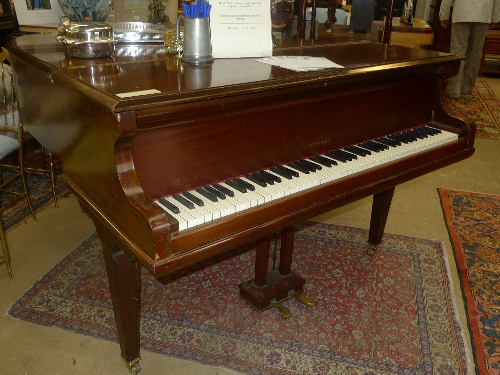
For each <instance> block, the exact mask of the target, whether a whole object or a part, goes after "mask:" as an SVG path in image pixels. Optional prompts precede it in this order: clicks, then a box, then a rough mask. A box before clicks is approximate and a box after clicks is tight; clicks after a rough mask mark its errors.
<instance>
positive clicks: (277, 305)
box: [270, 298, 292, 319]
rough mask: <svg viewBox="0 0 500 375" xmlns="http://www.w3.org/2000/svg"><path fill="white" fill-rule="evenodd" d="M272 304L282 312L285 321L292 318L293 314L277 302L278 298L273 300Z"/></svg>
mask: <svg viewBox="0 0 500 375" xmlns="http://www.w3.org/2000/svg"><path fill="white" fill-rule="evenodd" d="M270 304H271V306H272V307H274V308H275V309H276V310H278V311H279V312H280V314H281V317H282V318H283V319H288V318H289V317H291V316H292V312H291V311H290V310H289V309H288V308H287V307H286V306H285V305H283V304H282V303H279V302H278V301H276V298H274V299H272V300H271V301H270Z"/></svg>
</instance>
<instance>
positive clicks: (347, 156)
mask: <svg viewBox="0 0 500 375" xmlns="http://www.w3.org/2000/svg"><path fill="white" fill-rule="evenodd" d="M333 153H334V154H335V155H339V156H342V157H344V158H345V159H346V160H347V161H352V160H354V159H357V158H358V157H357V156H356V155H354V154H352V153H350V152H347V151H344V150H335V151H333Z"/></svg>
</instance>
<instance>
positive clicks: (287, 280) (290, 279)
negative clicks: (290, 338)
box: [238, 228, 316, 319]
mask: <svg viewBox="0 0 500 375" xmlns="http://www.w3.org/2000/svg"><path fill="white" fill-rule="evenodd" d="M293 235H294V231H293V228H287V229H285V230H283V231H282V232H281V233H280V243H281V247H280V262H279V268H278V269H277V270H276V269H273V270H271V271H269V270H268V268H267V267H268V261H269V245H270V237H266V238H262V239H261V240H259V241H257V244H256V262H255V277H254V278H253V279H252V280H248V281H246V282H243V283H241V284H239V285H238V287H239V289H240V297H241V298H242V299H243V300H245V301H246V302H247V303H248V304H249V305H250V306H252V307H253V308H254V309H256V310H257V311H264V310H266V309H269V308H271V307H274V308H276V309H277V310H278V311H279V312H280V313H281V317H282V318H283V319H288V318H289V317H290V316H291V315H292V313H291V311H290V310H289V309H288V308H286V307H285V306H284V305H283V304H282V303H281V302H283V301H285V300H287V299H289V298H292V297H293V298H295V299H296V300H297V301H299V302H300V303H303V304H304V305H306V306H314V305H315V304H316V301H315V300H314V298H307V297H305V296H303V295H302V294H300V293H301V292H302V289H303V287H304V284H305V282H306V281H305V280H304V279H303V278H302V277H300V276H299V275H297V274H296V273H294V272H292V271H291V266H292V249H293ZM274 248H276V245H274ZM273 257H274V256H273ZM273 265H274V259H273ZM273 268H274V267H273Z"/></svg>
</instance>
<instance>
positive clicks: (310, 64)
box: [257, 56, 343, 72]
mask: <svg viewBox="0 0 500 375" xmlns="http://www.w3.org/2000/svg"><path fill="white" fill-rule="evenodd" d="M257 61H258V62H261V63H264V64H269V65H275V66H279V67H282V68H285V69H291V70H295V71H297V72H307V71H309V70H318V69H326V68H343V66H342V65H339V64H336V63H334V62H333V61H330V60H328V59H327V58H324V57H312V56H271V57H265V58H263V59H258V60H257Z"/></svg>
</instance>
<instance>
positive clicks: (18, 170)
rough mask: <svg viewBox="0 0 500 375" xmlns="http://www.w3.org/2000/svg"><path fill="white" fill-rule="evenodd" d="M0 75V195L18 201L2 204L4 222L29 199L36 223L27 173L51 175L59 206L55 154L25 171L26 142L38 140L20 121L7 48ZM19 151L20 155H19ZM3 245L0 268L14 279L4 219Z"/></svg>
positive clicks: (46, 155) (1, 57) (0, 227)
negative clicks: (20, 202)
mask: <svg viewBox="0 0 500 375" xmlns="http://www.w3.org/2000/svg"><path fill="white" fill-rule="evenodd" d="M0 73H1V88H0V96H1V97H2V99H1V101H0V111H1V113H0V160H1V162H0V194H1V195H4V194H6V195H9V196H14V199H11V200H9V201H8V202H7V203H5V204H4V203H1V204H0V219H1V213H3V211H4V210H5V209H6V208H8V207H11V206H12V205H13V204H14V203H15V202H17V201H18V200H19V199H22V198H24V199H26V202H27V204H28V207H29V210H30V212H31V215H32V216H33V219H34V220H35V221H36V216H35V211H34V210H33V206H32V204H31V200H30V195H29V190H28V184H27V180H26V172H27V171H35V172H44V173H49V174H50V178H51V183H52V193H53V197H54V202H55V204H56V206H57V196H56V190H55V177H54V169H53V160H52V155H51V154H50V153H49V152H48V151H46V150H45V149H43V148H41V150H40V151H39V154H40V156H41V158H42V160H43V164H42V167H41V168H25V153H26V150H25V146H26V141H27V140H30V139H31V140H32V141H34V139H33V138H32V137H31V135H30V134H29V133H26V132H24V131H23V126H22V123H21V122H20V121H19V112H18V108H17V101H16V96H15V91H14V89H13V88H14V83H13V80H12V71H11V69H10V55H9V53H8V51H7V50H6V49H4V48H2V51H1V53H0ZM16 152H17V155H15V153H16ZM16 156H17V157H16ZM7 157H8V158H7ZM6 159H8V160H6ZM19 181H20V182H21V188H19V184H17V185H16V184H15V183H16V182H19ZM0 242H1V245H2V249H3V256H0V265H2V264H4V263H5V264H6V265H7V271H8V273H9V278H10V280H12V267H11V263H10V254H9V248H8V245H7V240H6V237H5V231H4V227H3V222H2V220H0Z"/></svg>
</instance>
